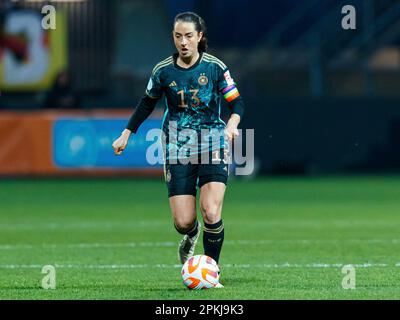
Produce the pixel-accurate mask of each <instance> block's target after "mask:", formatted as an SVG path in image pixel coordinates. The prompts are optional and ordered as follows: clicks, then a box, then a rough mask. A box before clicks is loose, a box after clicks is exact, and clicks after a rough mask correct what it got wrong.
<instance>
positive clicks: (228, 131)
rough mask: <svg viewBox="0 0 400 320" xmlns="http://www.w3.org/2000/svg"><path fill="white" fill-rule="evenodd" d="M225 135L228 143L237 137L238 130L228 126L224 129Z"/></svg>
mask: <svg viewBox="0 0 400 320" xmlns="http://www.w3.org/2000/svg"><path fill="white" fill-rule="evenodd" d="M225 135H226V137H227V138H228V140H229V141H232V140H233V139H235V138H236V137H238V136H239V130H238V129H237V127H236V126H229V124H228V125H227V126H226V128H225Z"/></svg>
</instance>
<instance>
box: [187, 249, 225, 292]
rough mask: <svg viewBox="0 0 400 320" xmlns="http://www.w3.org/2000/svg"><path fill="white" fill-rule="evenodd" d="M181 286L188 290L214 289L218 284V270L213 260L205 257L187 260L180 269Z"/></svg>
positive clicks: (200, 255) (197, 256)
mask: <svg viewBox="0 0 400 320" xmlns="http://www.w3.org/2000/svg"><path fill="white" fill-rule="evenodd" d="M181 274H182V280H183V284H184V285H185V286H186V287H188V288H189V289H194V290H200V289H209V288H214V287H215V286H216V285H218V283H219V268H218V265H217V263H216V262H215V260H214V259H213V258H211V257H209V256H206V255H202V254H199V255H196V256H193V257H191V258H189V259H188V260H187V261H186V262H185V264H184V265H183V267H182V271H181Z"/></svg>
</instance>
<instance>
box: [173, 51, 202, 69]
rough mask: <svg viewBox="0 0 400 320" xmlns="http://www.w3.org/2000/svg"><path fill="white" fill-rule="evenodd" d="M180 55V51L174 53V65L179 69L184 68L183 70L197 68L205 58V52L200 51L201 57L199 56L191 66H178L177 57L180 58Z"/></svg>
mask: <svg viewBox="0 0 400 320" xmlns="http://www.w3.org/2000/svg"><path fill="white" fill-rule="evenodd" d="M178 56H179V53H174V54H173V59H174V67H175V68H177V69H179V70H182V71H189V70H193V69H194V68H196V67H197V66H198V65H199V64H200V62H201V60H202V59H203V52H200V54H199V57H198V58H197V61H196V62H195V63H194V64H193V65H192V66H191V67H190V68H182V67H180V66H178V64H177V63H176V62H177V59H178Z"/></svg>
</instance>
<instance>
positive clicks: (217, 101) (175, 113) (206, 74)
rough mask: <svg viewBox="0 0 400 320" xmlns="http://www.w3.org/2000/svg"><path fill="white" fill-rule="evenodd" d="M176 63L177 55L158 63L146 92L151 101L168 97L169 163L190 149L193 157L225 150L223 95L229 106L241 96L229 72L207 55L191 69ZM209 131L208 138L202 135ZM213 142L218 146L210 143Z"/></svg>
mask: <svg viewBox="0 0 400 320" xmlns="http://www.w3.org/2000/svg"><path fill="white" fill-rule="evenodd" d="M176 59H177V54H176V55H173V56H170V57H169V58H167V59H165V60H163V61H161V62H160V63H158V64H157V65H156V66H155V67H154V69H153V72H152V75H151V78H150V80H149V83H148V86H147V89H146V94H147V95H148V96H150V97H152V98H160V97H161V96H162V95H163V94H165V113H164V119H163V128H162V129H163V132H164V134H165V135H166V137H167V143H166V146H167V150H169V152H167V159H172V158H176V157H177V158H180V156H179V154H181V155H182V154H187V153H188V152H189V151H188V149H189V148H190V153H191V154H193V153H199V152H205V151H210V150H215V149H218V148H226V147H227V144H226V141H224V139H220V137H221V136H222V137H223V130H224V129H225V126H226V124H225V123H224V121H223V120H222V119H221V95H223V96H224V97H225V99H226V100H227V101H228V102H230V101H233V100H234V99H236V98H238V97H239V96H240V95H239V92H238V90H237V88H236V85H235V83H234V81H233V79H232V78H231V76H230V74H229V70H228V68H227V67H226V65H225V64H224V63H223V62H222V61H221V60H219V59H217V58H216V57H214V56H212V55H210V54H207V53H201V54H200V57H199V59H198V61H197V62H196V63H195V64H194V65H193V66H192V67H190V68H188V69H184V68H181V67H179V66H178V65H177V64H176ZM207 130H208V131H209V135H205V136H204V135H201V133H202V132H203V133H204V132H207ZM175 135H177V137H175ZM213 138H215V139H214V141H216V140H218V141H219V143H218V144H215V143H210V140H212V139H213ZM194 145H197V146H198V147H197V148H193V146H194Z"/></svg>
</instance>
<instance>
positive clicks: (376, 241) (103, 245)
mask: <svg viewBox="0 0 400 320" xmlns="http://www.w3.org/2000/svg"><path fill="white" fill-rule="evenodd" d="M177 243H178V241H177V242H172V241H164V242H122V243H54V244H51V243H42V244H0V251H1V250H21V249H22V250H23V249H68V248H69V249H95V248H104V249H107V248H143V247H144V248H148V247H175V246H177ZM224 244H227V245H268V244H269V245H284V244H294V245H323V244H326V245H329V244H331V245H344V244H389V245H393V244H394V245H396V244H400V239H287V240H285V239H276V240H274V239H269V240H225V241H224Z"/></svg>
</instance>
